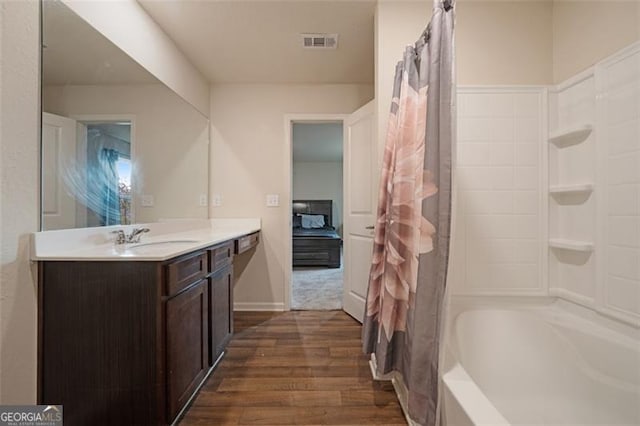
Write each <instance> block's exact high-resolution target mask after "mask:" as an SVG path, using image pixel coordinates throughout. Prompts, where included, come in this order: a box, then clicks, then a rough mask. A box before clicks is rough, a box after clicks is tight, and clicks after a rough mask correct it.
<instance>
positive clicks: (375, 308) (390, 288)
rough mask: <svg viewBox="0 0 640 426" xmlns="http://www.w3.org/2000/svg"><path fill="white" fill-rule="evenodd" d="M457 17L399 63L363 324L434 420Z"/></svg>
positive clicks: (448, 16)
mask: <svg viewBox="0 0 640 426" xmlns="http://www.w3.org/2000/svg"><path fill="white" fill-rule="evenodd" d="M453 24H454V10H453V4H452V2H450V1H444V2H437V3H436V5H435V6H434V14H433V18H432V20H431V23H430V24H429V26H428V27H427V29H426V30H425V32H424V34H423V35H422V37H421V38H420V40H419V41H418V42H417V43H416V45H415V46H410V47H407V49H406V51H405V54H404V58H403V60H402V61H401V62H399V63H398V65H397V67H396V78H395V84H394V92H393V99H392V104H391V114H390V117H389V124H388V129H387V138H386V143H385V151H384V159H383V169H382V174H381V181H380V192H379V199H378V212H377V217H378V218H377V222H376V230H375V240H374V249H373V260H372V265H371V273H370V278H369V289H368V294H367V303H366V313H365V319H364V328H363V341H364V349H365V351H366V352H367V353H371V354H375V358H376V362H377V368H378V372H379V373H380V374H386V373H389V372H391V371H398V372H399V373H400V374H402V377H403V379H404V383H405V385H406V386H407V388H408V391H409V401H408V404H409V405H408V410H409V416H410V417H411V418H412V419H413V420H414V421H416V422H418V423H420V424H423V425H436V424H437V423H438V420H439V407H438V401H439V396H438V358H439V350H440V338H441V336H440V333H441V324H442V321H443V318H442V311H443V303H444V300H443V299H444V294H445V291H444V290H445V285H446V272H447V264H448V258H449V237H450V235H449V234H450V223H451V220H450V218H451V155H452V142H453V103H452V100H453V93H454V79H453Z"/></svg>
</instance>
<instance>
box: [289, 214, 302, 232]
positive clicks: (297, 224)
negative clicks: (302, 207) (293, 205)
mask: <svg viewBox="0 0 640 426" xmlns="http://www.w3.org/2000/svg"><path fill="white" fill-rule="evenodd" d="M291 224H292V226H293V227H294V228H302V217H301V216H300V215H299V214H297V213H296V214H294V215H293V220H292V221H291Z"/></svg>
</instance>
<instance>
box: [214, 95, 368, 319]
mask: <svg viewBox="0 0 640 426" xmlns="http://www.w3.org/2000/svg"><path fill="white" fill-rule="evenodd" d="M372 97H373V88H372V87H371V86H367V85H315V86H303V85H301V86H298V85H214V86H213V87H212V88H211V117H212V118H211V142H212V149H211V152H212V154H211V155H212V157H211V192H212V193H218V194H221V195H222V202H223V204H222V206H221V207H214V208H212V209H211V216H212V217H256V216H258V217H261V218H262V241H261V243H260V245H259V246H258V248H257V250H256V252H255V253H253V255H252V258H251V259H250V261H247V259H246V258H244V257H243V256H239V257H238V263H237V265H236V277H237V281H236V287H235V300H236V306H237V307H238V308H243V309H282V308H283V307H284V301H285V289H286V287H285V283H284V276H285V268H287V269H289V268H290V267H291V265H290V264H288V262H289V259H288V258H287V256H286V247H287V246H288V244H290V241H288V235H289V227H290V223H289V222H290V214H288V213H289V212H290V211H291V210H290V209H291V205H290V202H291V197H290V190H291V189H290V188H291V181H290V176H289V175H288V173H287V170H289V167H290V166H291V165H290V162H291V157H290V155H289V153H287V152H286V150H285V115H286V114H296V113H299V114H300V113H301V114H309V113H317V114H348V113H350V112H352V111H354V110H356V109H357V108H358V107H360V106H361V105H364V104H365V103H367V102H368V101H369V100H370V99H371V98H372ZM266 194H279V195H280V207H266V206H265V196H266Z"/></svg>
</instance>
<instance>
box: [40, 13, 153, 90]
mask: <svg viewBox="0 0 640 426" xmlns="http://www.w3.org/2000/svg"><path fill="white" fill-rule="evenodd" d="M42 38H43V43H44V45H45V46H46V47H45V49H44V51H43V55H42V66H43V76H42V79H43V84H45V85H65V84H75V85H91V84H95V85H98V84H100V85H105V84H149V83H158V80H156V78H155V77H153V76H152V75H151V74H150V73H149V72H148V71H147V70H145V69H144V68H143V67H141V66H140V65H138V63H137V62H135V61H134V60H133V59H131V58H130V57H129V56H128V55H126V54H125V53H124V52H122V51H121V50H120V49H119V48H118V47H116V46H115V45H114V44H113V43H111V42H110V41H109V40H107V39H106V38H105V37H104V36H102V35H101V34H100V33H98V31H96V30H95V29H94V28H93V27H92V26H91V25H89V24H87V23H86V22H85V21H84V20H83V19H81V18H80V17H79V16H77V15H76V14H75V13H74V12H72V11H71V10H70V9H69V8H68V7H67V6H65V5H64V4H62V3H61V2H59V1H53V0H47V1H44V2H43V3H42Z"/></svg>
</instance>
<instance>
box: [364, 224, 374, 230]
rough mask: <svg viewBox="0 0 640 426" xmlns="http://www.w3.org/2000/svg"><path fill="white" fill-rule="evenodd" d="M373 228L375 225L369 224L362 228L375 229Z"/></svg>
mask: <svg viewBox="0 0 640 426" xmlns="http://www.w3.org/2000/svg"><path fill="white" fill-rule="evenodd" d="M375 228H376V227H375V226H374V225H371V226H367V227H365V228H364V229H375Z"/></svg>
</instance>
